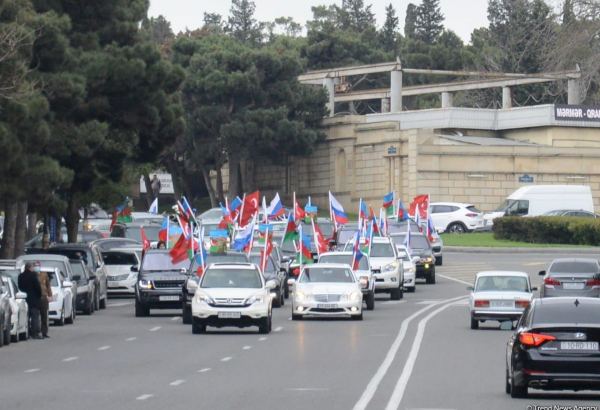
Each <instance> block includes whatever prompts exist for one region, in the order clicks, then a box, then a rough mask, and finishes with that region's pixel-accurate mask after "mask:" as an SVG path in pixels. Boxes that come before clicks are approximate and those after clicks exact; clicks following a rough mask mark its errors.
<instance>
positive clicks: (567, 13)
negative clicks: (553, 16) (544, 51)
mask: <svg viewBox="0 0 600 410" xmlns="http://www.w3.org/2000/svg"><path fill="white" fill-rule="evenodd" d="M562 14H563V15H562V23H563V25H565V26H566V25H569V24H571V23H572V22H573V21H574V20H575V12H574V10H573V0H565V2H564V4H563V13H562Z"/></svg>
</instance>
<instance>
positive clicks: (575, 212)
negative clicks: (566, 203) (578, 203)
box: [542, 209, 598, 218]
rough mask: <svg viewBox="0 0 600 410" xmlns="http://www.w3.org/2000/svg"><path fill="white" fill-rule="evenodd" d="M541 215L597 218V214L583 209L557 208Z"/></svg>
mask: <svg viewBox="0 0 600 410" xmlns="http://www.w3.org/2000/svg"><path fill="white" fill-rule="evenodd" d="M542 216H571V217H573V218H598V214H595V213H593V212H590V211H584V210H583V209H557V210H555V211H550V212H546V213H545V214H543V215H542Z"/></svg>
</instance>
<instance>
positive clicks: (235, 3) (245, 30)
mask: <svg viewBox="0 0 600 410" xmlns="http://www.w3.org/2000/svg"><path fill="white" fill-rule="evenodd" d="M255 10H256V4H255V3H254V1H252V0H232V1H231V9H230V10H229V18H228V19H227V21H228V24H227V31H228V32H229V33H231V34H232V35H233V37H234V38H236V39H237V40H239V41H241V42H245V43H255V44H257V43H260V42H261V40H262V27H261V26H260V24H259V23H257V21H256V19H255V18H254V12H255Z"/></svg>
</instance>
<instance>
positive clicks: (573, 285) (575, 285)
mask: <svg viewBox="0 0 600 410" xmlns="http://www.w3.org/2000/svg"><path fill="white" fill-rule="evenodd" d="M562 285H563V289H569V290H581V289H583V288H584V287H585V283H584V282H563V284H562Z"/></svg>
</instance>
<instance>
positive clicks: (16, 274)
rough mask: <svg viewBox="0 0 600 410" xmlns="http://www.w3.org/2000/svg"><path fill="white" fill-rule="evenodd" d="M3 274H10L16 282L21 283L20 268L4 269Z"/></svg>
mask: <svg viewBox="0 0 600 410" xmlns="http://www.w3.org/2000/svg"><path fill="white" fill-rule="evenodd" d="M2 274H3V275H5V276H8V277H9V278H11V279H12V280H14V281H15V283H19V275H20V274H21V271H20V270H17V269H14V270H13V269H11V270H3V271H2Z"/></svg>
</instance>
